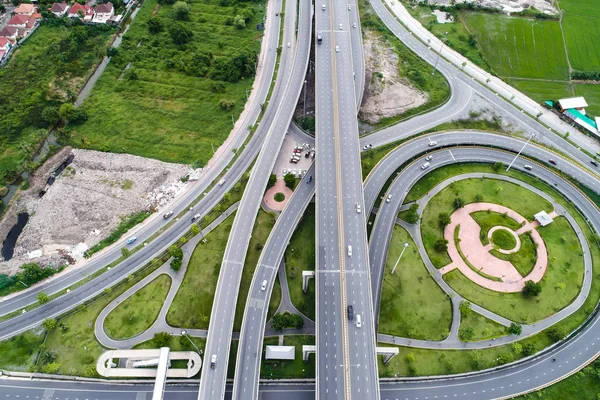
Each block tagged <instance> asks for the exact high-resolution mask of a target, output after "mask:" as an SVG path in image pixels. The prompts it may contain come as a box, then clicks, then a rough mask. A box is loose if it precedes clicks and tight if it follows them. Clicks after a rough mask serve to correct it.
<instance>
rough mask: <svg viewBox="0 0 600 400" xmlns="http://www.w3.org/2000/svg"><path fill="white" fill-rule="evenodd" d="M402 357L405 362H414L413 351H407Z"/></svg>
mask: <svg viewBox="0 0 600 400" xmlns="http://www.w3.org/2000/svg"><path fill="white" fill-rule="evenodd" d="M404 359H405V360H406V362H407V363H409V364H412V363H414V362H415V355H414V354H413V353H408V354H407V355H406V357H404Z"/></svg>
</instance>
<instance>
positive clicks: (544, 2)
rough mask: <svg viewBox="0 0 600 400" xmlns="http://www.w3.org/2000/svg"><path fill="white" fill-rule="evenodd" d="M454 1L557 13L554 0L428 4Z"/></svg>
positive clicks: (445, 0)
mask: <svg viewBox="0 0 600 400" xmlns="http://www.w3.org/2000/svg"><path fill="white" fill-rule="evenodd" d="M456 3H475V4H477V5H479V6H482V7H489V8H496V9H498V10H503V11H506V12H508V13H511V12H520V11H523V10H526V9H528V8H532V7H535V8H536V9H538V10H539V11H541V12H543V13H544V14H558V10H557V9H556V7H554V0H477V1H473V0H429V4H437V5H444V6H450V5H454V4H456Z"/></svg>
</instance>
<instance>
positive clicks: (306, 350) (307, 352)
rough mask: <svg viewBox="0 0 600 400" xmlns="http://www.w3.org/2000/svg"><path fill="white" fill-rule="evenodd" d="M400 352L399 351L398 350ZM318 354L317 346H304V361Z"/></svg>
mask: <svg viewBox="0 0 600 400" xmlns="http://www.w3.org/2000/svg"><path fill="white" fill-rule="evenodd" d="M396 350H398V349H396ZM316 352H317V346H313V345H303V346H302V361H305V362H306V361H308V356H309V355H310V354H312V353H316Z"/></svg>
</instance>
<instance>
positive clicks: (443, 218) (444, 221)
mask: <svg viewBox="0 0 600 400" xmlns="http://www.w3.org/2000/svg"><path fill="white" fill-rule="evenodd" d="M438 220H439V221H440V226H441V227H442V228H445V227H446V225H448V224H449V223H450V215H448V213H439V214H438Z"/></svg>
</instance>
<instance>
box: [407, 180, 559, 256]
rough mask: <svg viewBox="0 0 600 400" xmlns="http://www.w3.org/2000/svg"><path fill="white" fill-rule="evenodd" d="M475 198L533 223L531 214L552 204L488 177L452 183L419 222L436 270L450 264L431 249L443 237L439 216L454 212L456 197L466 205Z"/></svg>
mask: <svg viewBox="0 0 600 400" xmlns="http://www.w3.org/2000/svg"><path fill="white" fill-rule="evenodd" d="M434 173H435V172H434ZM429 175H431V174H428V175H427V176H425V177H423V179H425V180H426V181H425V182H429V178H428V177H429ZM438 175H442V174H438ZM433 180H435V178H433ZM417 185H419V183H417ZM421 188H422V187H421ZM413 190H414V188H413ZM476 196H481V197H482V200H481V201H485V202H488V203H495V204H500V205H503V206H505V207H508V208H510V209H512V210H514V211H516V212H517V213H519V214H521V215H522V216H523V217H525V218H527V219H529V220H533V215H534V214H535V213H537V212H538V211H540V210H545V211H546V212H551V211H552V210H553V207H552V204H551V203H549V202H548V201H547V200H545V199H543V198H542V197H540V196H538V195H537V194H535V193H533V192H530V191H529V190H526V189H523V188H521V187H520V186H518V185H515V184H513V183H510V182H505V181H500V180H496V179H487V178H482V179H479V178H478V179H465V180H462V181H458V182H454V183H452V184H450V186H448V187H446V188H445V189H443V190H442V191H441V192H440V193H438V194H437V195H435V196H434V197H433V198H432V199H431V200H430V201H429V202H428V203H427V205H426V206H425V210H424V212H423V218H422V220H421V234H422V236H423V244H424V245H425V249H426V250H427V254H429V257H430V259H431V262H432V263H433V265H435V266H436V267H437V268H441V267H443V266H444V265H447V264H449V263H450V257H449V256H448V253H447V252H438V251H436V250H435V249H434V243H435V242H436V241H437V240H439V239H442V238H443V230H442V228H441V226H440V224H439V220H438V214H440V213H444V212H445V213H448V214H452V212H454V207H453V202H454V200H455V199H456V198H459V197H460V198H462V199H463V200H464V201H465V204H469V203H473V202H475V201H476Z"/></svg>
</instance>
